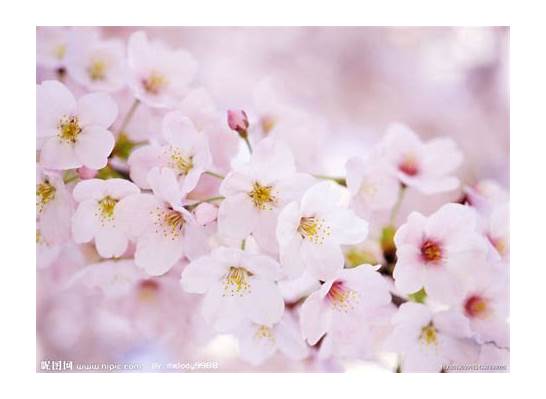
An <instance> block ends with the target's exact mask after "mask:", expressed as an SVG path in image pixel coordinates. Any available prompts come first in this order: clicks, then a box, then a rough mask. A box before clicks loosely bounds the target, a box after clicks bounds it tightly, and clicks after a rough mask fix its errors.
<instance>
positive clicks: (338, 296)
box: [326, 281, 360, 312]
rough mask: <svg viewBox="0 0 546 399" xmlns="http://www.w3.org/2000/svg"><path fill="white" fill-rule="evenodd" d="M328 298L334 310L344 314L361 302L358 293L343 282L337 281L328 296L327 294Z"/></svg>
mask: <svg viewBox="0 0 546 399" xmlns="http://www.w3.org/2000/svg"><path fill="white" fill-rule="evenodd" d="M326 298H327V299H328V301H329V302H330V304H331V305H332V306H333V307H334V309H336V310H339V311H342V312H348V311H350V310H352V309H354V307H355V306H356V304H357V303H358V302H359V300H360V297H359V295H358V292H356V291H355V290H353V289H351V288H349V287H347V286H346V285H345V284H344V283H343V282H341V281H336V282H334V283H333V284H332V286H331V287H330V290H329V291H328V294H326Z"/></svg>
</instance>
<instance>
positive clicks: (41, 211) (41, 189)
mask: <svg viewBox="0 0 546 399" xmlns="http://www.w3.org/2000/svg"><path fill="white" fill-rule="evenodd" d="M73 212H74V201H73V200H72V196H71V194H70V192H69V191H68V190H67V189H66V186H65V185H64V182H63V178H62V176H60V175H59V174H57V173H55V172H49V171H44V170H40V169H37V171H36V217H37V219H38V220H37V222H36V242H37V244H44V245H48V246H50V245H54V244H62V243H65V242H67V241H68V240H69V239H70V220H71V217H72V213H73Z"/></svg>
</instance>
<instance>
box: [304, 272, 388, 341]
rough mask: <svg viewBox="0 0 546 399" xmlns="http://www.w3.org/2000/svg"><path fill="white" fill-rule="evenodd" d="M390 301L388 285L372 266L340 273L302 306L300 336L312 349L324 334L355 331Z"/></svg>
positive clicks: (325, 283)
mask: <svg viewBox="0 0 546 399" xmlns="http://www.w3.org/2000/svg"><path fill="white" fill-rule="evenodd" d="M390 301H391V295H390V293H389V289H388V285H387V284H386V282H385V281H384V279H383V277H382V276H381V275H380V274H379V273H378V272H377V271H376V270H375V269H374V268H373V267H372V266H370V265H362V266H359V267H356V268H353V269H342V270H340V271H338V273H337V274H336V275H335V276H334V277H333V278H331V279H329V280H327V281H325V282H324V284H322V286H321V287H320V289H319V290H317V291H315V292H314V293H312V294H311V295H309V297H308V298H307V299H306V300H305V302H304V303H303V305H302V307H301V326H302V331H303V335H304V337H305V339H306V340H307V342H309V344H310V345H314V344H316V343H317V342H318V341H319V340H320V338H321V337H322V336H323V335H324V334H330V333H332V332H334V330H338V331H339V329H348V330H350V329H353V328H356V326H357V325H358V324H359V323H364V320H365V319H366V317H367V315H369V314H371V313H370V312H373V311H374V310H375V308H378V307H382V306H385V305H387V304H388V303H390Z"/></svg>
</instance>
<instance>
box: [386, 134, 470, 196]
mask: <svg viewBox="0 0 546 399" xmlns="http://www.w3.org/2000/svg"><path fill="white" fill-rule="evenodd" d="M380 151H381V152H382V154H383V156H384V157H385V160H386V162H387V163H388V164H389V169H390V171H391V173H393V174H394V175H395V176H396V177H398V179H399V180H400V182H402V183H403V184H405V185H406V186H409V187H413V188H415V189H417V190H419V191H421V192H422V193H424V194H435V193H440V192H445V191H451V190H455V189H456V188H457V187H459V180H458V179H457V178H456V177H454V176H452V175H451V174H452V173H453V172H454V171H455V170H456V169H457V168H458V167H459V165H460V164H461V162H462V160H463V156H462V154H461V152H460V151H459V150H458V148H457V146H456V144H455V142H454V141H453V140H451V139H449V138H436V139H432V140H430V141H428V142H426V143H423V142H422V141H421V139H420V138H419V137H418V136H417V135H416V134H415V133H414V132H413V131H412V130H410V129H409V128H408V127H406V126H404V125H401V124H392V125H390V126H389V128H388V129H387V134H386V136H385V137H384V138H383V140H382V142H381V144H380Z"/></svg>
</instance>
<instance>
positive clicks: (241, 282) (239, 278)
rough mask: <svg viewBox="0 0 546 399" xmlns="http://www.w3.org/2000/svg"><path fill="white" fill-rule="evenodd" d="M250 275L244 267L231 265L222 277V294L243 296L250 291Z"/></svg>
mask: <svg viewBox="0 0 546 399" xmlns="http://www.w3.org/2000/svg"><path fill="white" fill-rule="evenodd" d="M250 276H252V273H250V272H249V271H248V270H246V269H245V268H244V267H238V266H231V267H230V268H229V272H228V273H227V274H226V276H225V278H224V295H223V296H227V295H229V296H234V295H239V296H244V295H246V294H248V293H249V292H250V284H249V281H248V278H249V277H250Z"/></svg>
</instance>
